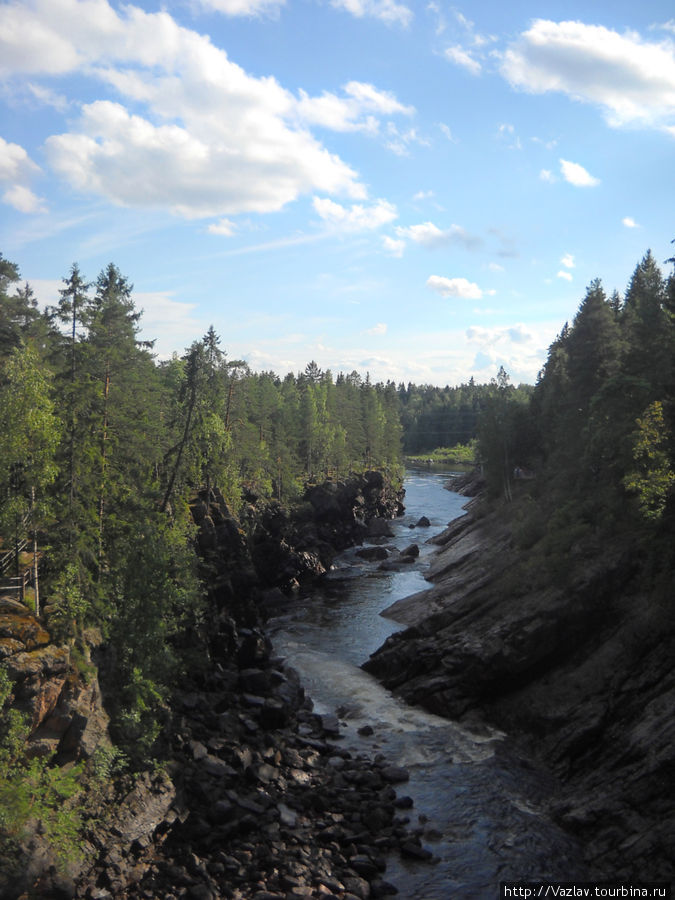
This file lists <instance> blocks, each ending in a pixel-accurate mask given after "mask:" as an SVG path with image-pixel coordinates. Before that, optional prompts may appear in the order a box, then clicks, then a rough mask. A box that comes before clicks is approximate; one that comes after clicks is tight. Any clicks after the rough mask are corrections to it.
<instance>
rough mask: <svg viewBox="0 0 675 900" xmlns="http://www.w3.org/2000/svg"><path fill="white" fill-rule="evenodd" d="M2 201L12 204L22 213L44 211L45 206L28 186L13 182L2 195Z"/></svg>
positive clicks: (45, 210)
mask: <svg viewBox="0 0 675 900" xmlns="http://www.w3.org/2000/svg"><path fill="white" fill-rule="evenodd" d="M2 199H3V202H4V203H8V204H9V205H10V206H13V207H14V209H16V210H18V212H22V213H44V212H47V207H46V205H45V203H44V201H43V200H42V199H41V198H40V197H38V196H36V195H35V194H34V193H33V192H32V191H31V189H30V188H27V187H26V186H25V185H23V184H15V185H13V186H12V187H10V188H8V189H7V190H6V191H5V192H4V193H3V195H2Z"/></svg>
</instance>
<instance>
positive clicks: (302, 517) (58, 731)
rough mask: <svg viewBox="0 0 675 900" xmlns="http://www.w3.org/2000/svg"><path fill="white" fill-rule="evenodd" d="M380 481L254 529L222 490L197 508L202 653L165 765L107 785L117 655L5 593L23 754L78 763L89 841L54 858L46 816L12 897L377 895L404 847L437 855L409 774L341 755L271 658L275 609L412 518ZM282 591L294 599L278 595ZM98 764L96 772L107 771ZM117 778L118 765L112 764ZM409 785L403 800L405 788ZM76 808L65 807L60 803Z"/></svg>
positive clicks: (374, 760) (275, 513)
mask: <svg viewBox="0 0 675 900" xmlns="http://www.w3.org/2000/svg"><path fill="white" fill-rule="evenodd" d="M401 499H402V498H401V493H400V491H399V490H397V489H393V488H391V487H389V485H388V484H387V483H386V482H385V480H384V479H383V478H382V476H381V475H380V474H379V473H376V472H372V473H366V474H365V475H363V476H355V477H354V478H352V479H351V480H350V481H348V482H344V483H341V484H333V483H329V484H326V485H323V486H315V487H313V488H311V489H310V490H309V491H308V492H307V494H306V495H305V498H304V502H303V503H302V504H301V505H300V506H299V507H298V509H297V510H296V511H295V512H294V513H289V512H288V511H287V510H284V509H283V508H282V507H281V506H280V505H279V504H270V505H267V506H265V508H264V509H262V510H259V511H258V512H257V513H256V510H255V509H254V502H255V498H250V506H249V510H248V517H249V522H248V535H246V534H245V532H244V529H243V528H242V526H241V523H239V522H237V521H236V520H235V519H233V518H232V516H231V515H230V513H229V511H228V509H227V507H226V505H225V503H224V501H223V499H222V496H220V495H219V494H218V492H217V491H215V492H213V493H212V494H211V495H209V496H206V495H204V494H202V495H200V496H199V497H198V498H195V501H194V504H193V516H194V519H195V522H196V523H197V524H198V525H199V532H198V546H199V552H200V557H201V560H202V568H203V577H204V582H205V584H206V585H207V587H208V609H209V621H208V627H206V628H205V629H204V631H203V632H202V633H200V634H193V635H186V636H185V640H186V641H192V642H193V643H194V644H195V647H196V648H198V649H199V650H200V651H201V652H202V653H203V654H204V655H205V657H207V659H208V664H206V665H203V666H200V667H199V669H198V670H196V671H195V672H194V673H192V674H191V675H190V674H188V675H187V676H186V678H185V680H184V682H183V683H182V684H181V685H180V686H179V688H178V689H177V690H176V691H175V693H174V696H173V698H172V700H171V705H170V708H168V709H167V721H166V727H165V733H164V736H163V739H164V741H165V751H164V753H163V758H164V763H163V764H162V765H160V767H159V768H154V769H150V770H148V771H146V772H141V773H137V774H136V775H135V776H133V777H132V776H130V775H116V776H114V775H111V776H110V777H106V774H105V772H104V773H103V776H102V775H101V771H100V769H101V757H102V756H103V759H104V760H105V759H106V754H107V755H108V759H109V758H110V748H111V745H110V740H109V737H108V733H107V716H106V713H105V706H106V652H107V651H106V647H105V645H104V644H102V643H101V641H100V636H98V638H97V636H96V635H95V634H89V635H88V640H89V644H88V647H89V650H88V659H87V660H86V663H87V666H86V677H84V675H83V666H82V662H81V661H80V663H79V665H78V664H77V661H76V660H75V658H74V657H73V648H72V646H71V645H69V644H63V645H58V644H55V643H54V642H53V641H52V640H51V637H50V634H49V615H48V612H49V608H48V607H47V609H46V614H45V616H44V617H43V619H42V620H37V619H36V618H35V617H34V616H32V615H31V614H30V613H28V612H27V610H26V608H25V607H24V606H23V605H22V604H20V603H18V602H16V601H13V600H10V599H3V600H2V607H1V609H0V650H1V651H2V656H3V659H4V662H5V665H6V668H7V670H8V672H9V673H10V674H11V677H12V680H13V683H14V687H13V694H14V704H15V708H16V709H17V710H20V711H22V712H26V713H28V714H29V715H30V721H31V731H30V737H29V742H28V747H27V752H28V755H29V756H34V757H35V756H38V755H40V756H42V757H43V758H46V759H48V760H50V761H51V765H52V766H53V767H60V768H64V769H68V768H69V767H72V766H73V765H75V764H77V763H79V764H84V765H85V773H86V774H85V776H84V778H83V782H84V786H85V787H84V790H85V795H86V796H85V800H84V802H83V804H82V805H83V810H84V819H85V822H84V826H85V827H84V833H85V840H84V842H83V844H82V845H81V847H80V850H81V852H79V853H77V854H75V855H74V856H71V857H70V858H69V859H67V860H64V859H59V858H57V856H56V855H55V853H54V848H53V846H50V844H49V842H48V841H47V840H46V839H45V834H44V832H45V829H44V827H43V826H42V825H41V823H40V821H39V820H36V821H33V822H32V825H31V827H30V828H29V829H28V831H27V832H26V833H24V834H23V836H22V838H21V842H20V852H19V854H18V856H17V858H14V859H11V860H10V859H4V860H3V864H2V866H0V895H1V896H2V897H3V898H8V900H9V898H16V897H26V898H28V897H33V896H36V897H37V896H43V897H49V898H59V897H81V898H91V900H109V898H115V900H117V898H131V897H144V898H162V900H171V898H174V897H175V898H179V897H180V898H183V897H188V898H198V900H200V898H202V900H218V898H221V897H222V898H253V897H255V898H258V900H266V898H281V897H283V898H288V897H303V896H311V897H326V898H330V897H337V898H345V900H350V898H352V900H353V898H367V897H371V896H372V897H378V896H380V897H381V896H386V895H388V894H392V893H395V892H396V888H395V887H394V886H392V885H391V884H389V883H388V882H387V881H386V878H385V877H384V875H385V867H386V856H387V855H388V854H391V853H393V852H395V853H399V854H402V855H404V856H407V857H409V858H412V859H417V860H426V859H429V858H430V857H431V853H430V851H428V850H427V849H426V848H425V847H423V846H422V842H421V838H420V834H421V832H420V831H416V830H414V829H410V828H408V827H407V824H408V821H409V819H408V817H407V815H406V810H408V809H409V807H410V806H411V805H412V801H411V799H410V798H409V797H407V796H406V795H405V794H404V793H401V791H400V785H402V784H404V783H405V781H406V780H407V777H408V776H407V772H406V771H405V769H402V768H401V767H397V766H393V765H390V764H388V762H387V760H386V759H385V758H384V757H383V756H370V757H368V756H366V755H356V756H355V755H354V754H352V753H350V752H349V751H347V750H344V749H342V748H341V747H340V744H339V740H338V739H339V726H338V721H337V719H336V718H335V717H333V716H321V715H317V714H315V713H314V712H313V710H312V702H311V699H310V698H308V697H306V696H305V692H304V689H303V687H302V685H301V684H300V683H299V680H298V678H297V675H296V674H295V673H294V671H293V670H292V669H290V668H288V667H287V666H286V665H285V664H284V661H283V660H282V659H279V658H278V657H276V656H275V655H274V652H273V648H272V646H271V644H270V641H269V639H268V638H267V636H266V634H265V630H264V610H265V609H266V608H267V606H268V605H270V604H271V605H274V604H278V603H280V602H283V597H284V596H285V595H284V593H283V591H286V593H288V592H289V591H292V589H293V587H294V586H295V585H296V584H297V583H299V581H300V580H302V578H304V577H306V576H307V575H308V574H317V573H319V572H321V571H325V569H326V568H327V567H328V566H329V565H330V561H331V558H332V556H333V555H334V554H335V552H336V550H337V549H339V548H340V547H344V546H346V545H347V544H348V543H350V542H355V541H358V540H360V539H362V538H363V536H364V535H365V534H366V533H367V531H368V528H369V527H371V528H372V527H373V526H372V525H371V523H372V522H375V521H378V520H381V519H382V518H386V517H393V516H395V515H397V514H398V513H399V512H400V510H401V508H402V507H401ZM282 589H283V590H282ZM97 767H98V772H97V771H96V769H97ZM111 771H112V770H111ZM395 785H396V786H399V793H398V794H397V791H396V788H395V787H394V786H395ZM66 805H67V804H66Z"/></svg>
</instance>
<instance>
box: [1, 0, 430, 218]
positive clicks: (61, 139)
mask: <svg viewBox="0 0 675 900" xmlns="http://www.w3.org/2000/svg"><path fill="white" fill-rule="evenodd" d="M232 3H233V5H231V6H230V7H229V8H230V9H231V10H232V11H234V9H235V5H234V0H232ZM244 7H245V8H246V9H247V10H248V11H249V12H250V11H252V10H253V8H254V4H252V2H248V0H241V9H242V10H243V9H244ZM27 73H30V74H31V75H33V76H36V77H37V76H45V77H48V76H64V75H76V74H77V75H83V76H85V77H88V78H89V79H90V83H95V80H98V81H100V82H103V83H104V84H106V85H107V86H109V87H111V88H113V89H114V90H115V91H116V92H117V94H118V95H119V102H111V101H110V100H107V99H106V100H95V101H94V102H90V103H88V104H85V105H84V106H83V107H82V109H81V115H80V116H79V118H78V119H77V120H76V121H74V122H73V123H72V124H71V125H70V128H69V130H68V131H67V132H66V133H64V134H57V135H53V136H52V137H51V138H49V139H48V140H47V142H46V151H47V154H48V158H49V160H50V163H51V165H52V166H53V168H54V169H55V170H56V171H57V172H58V173H60V174H61V175H62V176H63V177H64V178H65V179H66V180H67V182H68V183H69V184H70V185H71V186H72V187H74V188H76V189H78V190H82V191H87V192H92V193H96V194H98V195H100V196H104V197H106V198H108V199H109V200H110V201H111V202H113V203H116V204H119V205H125V206H137V207H138V206H142V207H150V208H153V207H154V208H163V209H169V210H171V211H172V212H174V213H176V214H179V215H182V216H186V217H188V218H196V217H202V216H206V217H212V216H228V215H234V214H237V213H241V212H270V211H274V210H278V209H280V208H282V207H283V206H284V205H285V204H287V203H289V202H291V201H293V200H295V199H296V198H297V197H299V196H300V195H301V194H304V193H313V192H317V191H321V192H325V193H328V194H340V193H341V194H345V195H346V196H349V197H352V198H353V199H355V200H356V199H363V198H365V197H366V190H365V188H364V187H363V185H362V184H361V183H360V182H359V179H358V176H357V173H356V172H355V171H354V170H353V169H352V168H351V167H350V166H349V165H347V164H346V163H345V162H343V160H342V159H340V158H339V157H338V156H336V155H335V154H334V153H331V152H329V151H328V150H327V149H326V148H325V147H324V146H323V145H322V143H321V142H320V141H319V140H317V139H316V138H315V137H314V136H313V135H312V134H311V133H310V132H309V130H308V125H312V124H314V125H315V124H318V123H319V122H322V123H323V124H324V125H326V126H327V127H333V128H335V129H337V130H340V129H342V130H349V129H352V130H354V129H366V130H367V129H368V128H375V127H376V125H377V117H378V116H385V115H386V116H392V115H399V114H400V115H407V114H409V113H410V112H411V111H412V109H411V108H410V107H406V106H404V105H403V104H401V103H399V101H398V100H397V99H396V98H395V97H394V96H393V95H391V94H389V93H387V92H384V91H380V90H378V89H377V88H376V87H374V86H373V85H370V84H364V83H361V82H350V83H348V84H347V85H346V86H345V88H344V92H343V94H342V95H339V96H338V95H328V94H324V95H322V96H321V97H319V98H312V97H310V96H309V95H308V94H307V93H301V94H300V95H299V96H296V95H295V94H293V93H292V92H291V91H289V90H286V89H285V88H284V87H283V86H282V85H280V84H279V82H278V81H277V80H276V79H275V78H272V77H266V78H260V77H254V76H252V75H249V74H248V73H247V72H246V71H245V70H244V69H242V68H241V66H238V65H237V64H236V63H234V62H232V60H230V59H229V57H228V55H227V54H226V53H225V52H224V51H223V50H221V49H219V48H218V47H216V46H214V45H213V44H212V42H211V40H210V39H209V38H208V37H207V36H204V35H200V34H198V33H196V32H195V31H192V30H189V29H188V28H185V27H182V26H181V25H179V24H178V23H177V22H176V21H175V20H174V19H173V18H172V17H171V15H169V14H168V13H167V12H156V13H155V12H146V11H144V10H142V9H140V8H138V7H136V6H133V5H127V6H122V7H120V9H119V11H118V10H117V9H114V8H113V7H112V6H111V5H110V3H109V2H108V0H25V2H24V3H22V4H11V5H5V6H2V7H0V74H5V75H6V76H9V77H11V76H15V75H20V74H27Z"/></svg>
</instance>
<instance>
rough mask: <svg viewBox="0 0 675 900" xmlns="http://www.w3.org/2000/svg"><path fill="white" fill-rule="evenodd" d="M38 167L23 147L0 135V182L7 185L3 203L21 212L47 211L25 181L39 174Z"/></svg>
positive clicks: (42, 202)
mask: <svg viewBox="0 0 675 900" xmlns="http://www.w3.org/2000/svg"><path fill="white" fill-rule="evenodd" d="M39 172H40V167H39V166H38V165H37V164H36V163H34V162H33V160H32V159H31V158H30V156H29V155H28V154H27V153H26V151H25V150H24V148H23V147H21V146H20V145H19V144H13V143H10V142H9V141H5V140H4V139H3V138H1V137H0V182H7V183H8V187H7V188H6V190H4V191H3V193H2V201H3V203H7V204H8V205H9V206H13V207H14V209H16V210H17V211H18V212H22V213H43V212H46V211H47V208H46V206H45V204H44V201H43V200H42V199H41V198H40V197H38V196H36V195H35V194H34V193H33V191H32V190H31V189H30V188H29V187H28V185H27V183H26V182H27V181H28V180H29V179H30V178H31V177H32V176H33V175H36V174H39Z"/></svg>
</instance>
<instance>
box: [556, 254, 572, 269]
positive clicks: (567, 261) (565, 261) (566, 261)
mask: <svg viewBox="0 0 675 900" xmlns="http://www.w3.org/2000/svg"><path fill="white" fill-rule="evenodd" d="M560 262H561V263H562V265H563V266H565V268H566V269H573V268H574V265H575V263H574V257H573V256H572V254H571V253H566V254H565V255H564V256H563V258H562V259H561V260H560Z"/></svg>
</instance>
